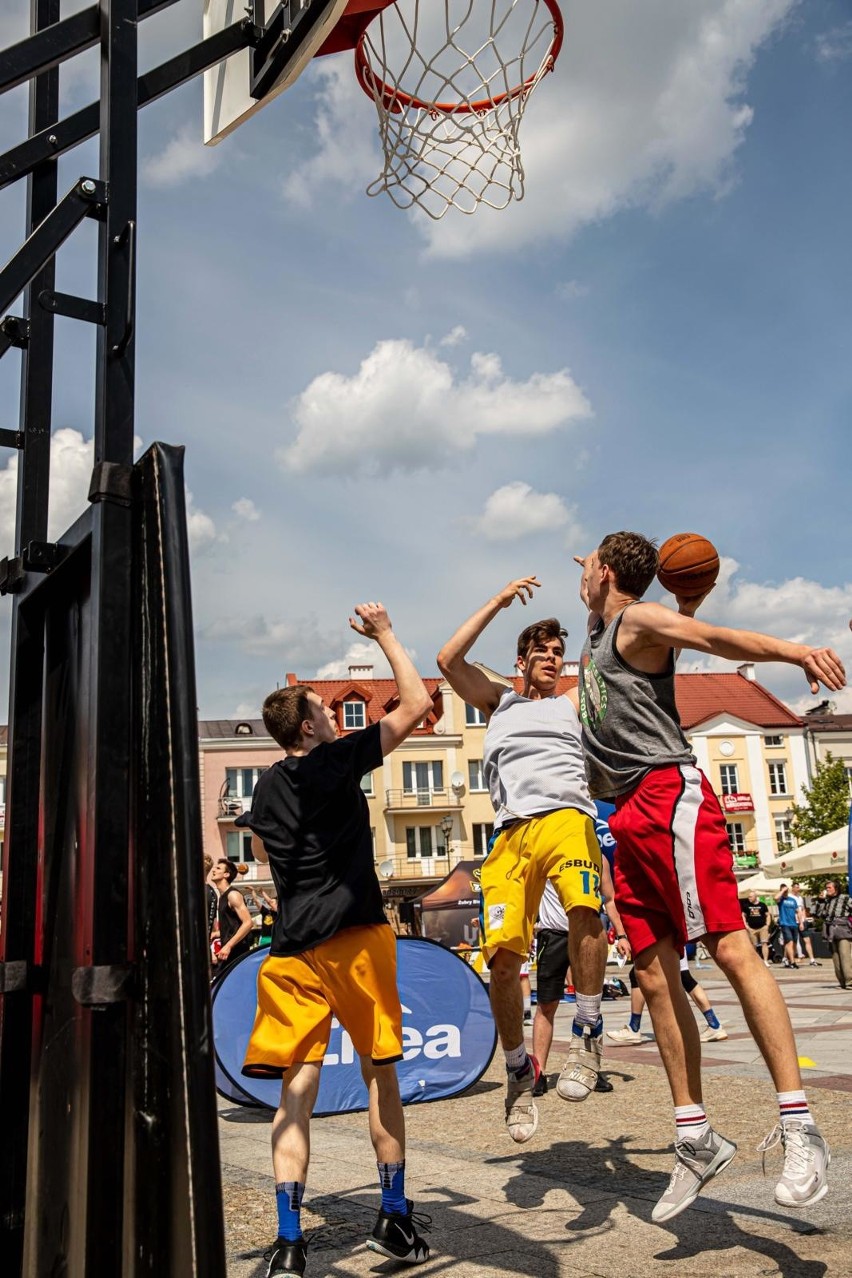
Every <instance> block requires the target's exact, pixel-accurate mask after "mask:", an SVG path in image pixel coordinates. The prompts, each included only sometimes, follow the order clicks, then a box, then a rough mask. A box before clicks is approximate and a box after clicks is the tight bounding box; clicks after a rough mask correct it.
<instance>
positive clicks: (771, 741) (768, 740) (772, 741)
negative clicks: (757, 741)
mask: <svg viewBox="0 0 852 1278" xmlns="http://www.w3.org/2000/svg"><path fill="white" fill-rule="evenodd" d="M763 744H764V745H765V746H769V747H770V748H775V747H776V746H782V745H783V744H784V738H783V737H764V738H763Z"/></svg>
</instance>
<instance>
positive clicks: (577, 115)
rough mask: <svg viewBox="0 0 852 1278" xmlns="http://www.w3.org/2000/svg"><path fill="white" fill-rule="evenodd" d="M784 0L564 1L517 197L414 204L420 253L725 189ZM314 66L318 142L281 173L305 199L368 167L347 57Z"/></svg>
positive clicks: (533, 236) (530, 234)
mask: <svg viewBox="0 0 852 1278" xmlns="http://www.w3.org/2000/svg"><path fill="white" fill-rule="evenodd" d="M795 3H796V0H688V3H684V0H642V3H641V4H637V3H636V0H607V3H606V4H602V3H601V2H600V0H574V2H573V3H572V4H571V5H570V6H566V11H565V18H566V35H565V44H564V47H563V50H562V53H561V55H560V58H559V62H558V63H557V67H556V70H555V72H554V74H553V75H550V76H546V77H545V79H544V80H543V81H542V83H541V85H540V87H539V88H538V89H537V91H536V93H535V95H534V96H533V97H532V98H531V99H530V102H529V105H528V107H527V111H526V116H525V118H524V121H523V123H522V126H521V134H520V140H521V147H522V151H523V160H524V169H525V174H526V192H527V193H526V197H525V199H524V200H523V201H521V202H520V203H516V204H514V205H512V206H510V207H509V208H508V209H506V210H504V211H502V212H494V211H492V210H491V209H488V208H482V209H480V210H479V211H478V212H477V214H476V216H475V217H474V218H470V217H466V216H464V215H463V214H458V215H456V214H454V213H452V212H451V213H450V214H448V215H447V216H446V217H445V218H443V219H442V220H441V221H440V222H433V221H432V220H431V219H430V218H428V217H426V216H425V215H422V216H421V217H420V218H417V217H416V214H415V215H414V216H415V219H416V222H417V225H418V227H419V229H420V231H421V233H422V234H423V236H424V238H425V240H426V242H427V244H428V246H429V249H430V251H431V252H433V253H435V254H437V255H442V256H447V257H460V256H464V255H467V254H470V253H473V252H491V251H494V250H495V249H504V250H512V249H515V248H517V247H518V245H520V244H525V243H532V242H536V241H540V240H541V239H542V238H557V239H565V238H567V237H569V236H570V235H572V234H573V233H574V232H575V231H576V230H577V229H578V228H579V227H581V226H583V225H585V224H587V223H589V222H594V221H597V220H599V219H601V218H605V217H608V216H610V215H612V214H613V213H615V212H616V211H617V210H619V209H622V208H625V207H628V206H631V205H637V204H640V205H646V206H650V207H656V206H659V205H660V204H661V203H663V202H665V201H668V200H673V199H679V198H683V197H686V196H689V195H693V194H695V193H696V192H700V191H710V192H712V193H714V194H718V193H722V192H724V191H725V190H726V189H727V188H728V186H729V185H730V182H731V180H732V159H733V157H734V155H735V153H736V151H737V149H738V148H739V147H740V146H741V145H742V143H743V141H744V139H745V136H746V131H747V129H748V126H749V124H750V123H751V119H752V109H751V107H750V106H749V105H748V103H747V101H746V100H745V85H746V77H747V74H748V72H749V70H750V69H751V67H752V65H753V63H754V60H755V57H756V55H757V53H758V51H759V49H760V48H761V46H762V45H763V44H764V43H765V42H766V40H767V39H768V38H769V37H770V36H771V35H772V34H773V33H774V32H775V31H776V30H777V29H778V28H779V26H780V24H782V23H783V21H784V20H785V18H786V17H787V15H788V14H789V13H790V11H791V10H792V9H793V7H794V5H795ZM329 62H331V60H329ZM321 75H322V77H323V80H322V90H323V91H322V97H321V99H320V105H319V108H318V116H317V129H318V133H319V149H318V151H317V153H316V155H315V156H314V157H313V158H312V160H311V161H310V163H309V164H308V165H307V166H305V167H304V168H303V169H302V170H301V171H300V172H299V174H298V175H294V176H293V177H291V178H290V179H288V183H287V186H288V188H291V187H292V188H294V189H297V190H298V192H299V196H300V199H301V200H302V202H303V203H309V202H310V200H311V199H312V198H313V197H314V196H315V195H316V194H317V193H318V192H319V190H320V189H321V188H322V186H323V185H327V184H329V183H335V184H338V183H339V184H341V185H343V186H344V187H345V188H351V187H353V186H354V185H361V186H363V185H366V183H367V182H368V181H369V180H371V179H372V178H373V177H375V176H376V173H377V172H378V171H379V170H378V169H377V168H376V163H375V159H374V157H373V155H372V146H373V145H374V144H372V143H371V144H370V145H369V146H368V145H367V143H366V142H365V139H364V136H363V135H364V130H365V129H368V128H369V124H368V120H367V116H366V115H365V114H364V113H363V109H362V108H361V109H359V107H358V106H357V98H358V97H362V98H363V97H364V95H363V94H362V92H361V90H360V89H358V88H357V87H356V86H355V82H354V78H353V77H351V74H350V73H349V70H348V68H346V67H343V66H341V65H340V64H337V63H335V64H334V65H329V66H328V67H324V68H323V69H322V71H321ZM367 106H369V103H367ZM371 133H375V126H373V128H372V130H371ZM371 164H372V168H371V167H370V166H371Z"/></svg>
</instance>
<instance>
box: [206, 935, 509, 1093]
mask: <svg viewBox="0 0 852 1278" xmlns="http://www.w3.org/2000/svg"><path fill="white" fill-rule="evenodd" d="M268 953H269V949H268V946H263V947H261V948H260V949H258V950H252V952H251V953H250V954H247V955H246V956H245V957H244V958H242V959H240V960H239V961H238V962H236V963H235V964H234V965H233V966H232V967H231V968H229V969H228V971H227V972H226V973H225V974H224V975H223V976H222V978H221V980H220V981H218V982H217V983H216V985H215V986H214V989H213V1044H214V1049H215V1060H216V1087H217V1089H218V1091H219V1092H220V1093H221V1095H222V1096H224V1097H225V1098H226V1099H227V1100H231V1101H234V1102H236V1103H237V1104H239V1105H259V1106H263V1107H265V1108H267V1109H276V1108H277V1106H278V1101H279V1097H280V1095H281V1084H280V1082H278V1081H277V1080H276V1079H261V1078H244V1077H243V1076H242V1074H241V1073H240V1070H241V1069H242V1064H243V1059H244V1057H245V1051H246V1046H247V1044H248V1040H249V1036H250V1034H251V1030H252V1025H253V1024H254V1014H255V1005H256V989H257V973H258V969H259V967H260V965H261V963H262V962H263V961H264V959H265V958H266V956H267V954H268ZM396 953H397V984H398V986H399V995H400V1000H401V1002H402V1009H403V1016H402V1025H403V1031H402V1032H403V1059H402V1060H401V1061H400V1062H399V1063H398V1065H397V1067H396V1068H397V1073H398V1075H399V1088H400V1092H401V1094H402V1101H403V1104H406V1105H410V1104H413V1103H416V1102H419V1101H429V1100H444V1099H446V1098H447V1097H449V1096H457V1095H458V1094H459V1092H463V1091H465V1090H466V1089H467V1088H468V1087H471V1086H472V1085H473V1084H474V1083H475V1082H476V1081H477V1080H478V1079H479V1078H481V1076H482V1075H483V1074H484V1072H485V1070H486V1069H487V1068H488V1065H489V1063H490V1061H491V1057H492V1056H493V1054H494V1048H495V1045H496V1042H497V1035H496V1032H495V1029H494V1021H493V1019H492V1016H491V1006H490V1003H489V999H488V990H487V988H486V986H485V985H484V984H483V982H482V981H481V980H480V978H479V977H478V976H477V975H476V973H475V972H474V971H473V969H472V968H470V967H469V966H468V964H467V963H465V962H464V960H463V959H460V958H459V957H458V956H457V955H455V954H453V953H451V952H450V951H449V950H446V949H444V948H443V947H442V946H440V945H436V944H434V943H433V942H431V941H426V940H422V939H419V938H413V937H398V938H397V945H396ZM366 1108H367V1089H366V1087H365V1086H364V1081H363V1079H362V1078H361V1069H360V1066H359V1063H358V1057H357V1055H356V1054H355V1051H354V1048H353V1046H352V1040H351V1039H350V1037H349V1035H348V1034H347V1033H346V1031H345V1030H344V1029H343V1027H342V1026H341V1025H340V1024H339V1023H338V1021H337V1019H335V1020H333V1021H332V1030H331V1037H330V1039H329V1044H328V1051H327V1052H326V1055H325V1058H324V1060H323V1069H322V1074H321V1076H320V1087H319V1095H318V1097H317V1104H316V1108H315V1111H314V1112H315V1113H317V1114H341V1113H346V1112H349V1111H352V1110H359V1109H366Z"/></svg>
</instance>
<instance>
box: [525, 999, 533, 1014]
mask: <svg viewBox="0 0 852 1278" xmlns="http://www.w3.org/2000/svg"><path fill="white" fill-rule="evenodd" d="M531 1011H532V998H531V997H530V996H529V995H525V996H524V1015H525V1016H526V1014H527V1012H531Z"/></svg>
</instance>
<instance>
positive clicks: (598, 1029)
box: [571, 1013, 603, 1038]
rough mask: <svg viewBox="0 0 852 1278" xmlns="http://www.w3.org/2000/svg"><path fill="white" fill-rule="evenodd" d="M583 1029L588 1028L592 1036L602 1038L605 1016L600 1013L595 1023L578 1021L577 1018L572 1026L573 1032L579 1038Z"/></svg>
mask: <svg viewBox="0 0 852 1278" xmlns="http://www.w3.org/2000/svg"><path fill="white" fill-rule="evenodd" d="M583 1030H588V1031H589V1033H590V1034H591V1036H592V1038H600V1036H601V1034H602V1033H603V1017H602V1016H601V1015H600V1013H599V1014H598V1019H597V1020H596V1021H595V1023H594V1025H584V1024H583V1022H582V1021H578V1020H577V1019H576V1018H575V1019H574V1023H573V1025H572V1026H571V1033H572V1034H576V1035H577V1037H578V1038H582V1037H583Z"/></svg>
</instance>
